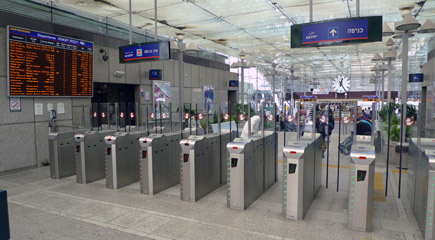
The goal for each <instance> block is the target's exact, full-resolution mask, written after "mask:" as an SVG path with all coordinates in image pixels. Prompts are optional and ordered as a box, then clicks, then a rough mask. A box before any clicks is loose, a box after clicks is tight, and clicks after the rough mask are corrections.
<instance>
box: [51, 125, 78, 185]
mask: <svg viewBox="0 0 435 240" xmlns="http://www.w3.org/2000/svg"><path fill="white" fill-rule="evenodd" d="M84 131H85V130H84V129H83V130H76V131H69V132H50V133H48V151H49V158H50V176H51V178H54V179H61V178H65V177H69V176H73V175H74V174H76V165H75V159H74V135H75V134H77V133H81V132H84Z"/></svg>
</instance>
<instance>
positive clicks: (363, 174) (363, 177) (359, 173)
mask: <svg viewBox="0 0 435 240" xmlns="http://www.w3.org/2000/svg"><path fill="white" fill-rule="evenodd" d="M366 175H367V171H364V170H358V171H357V175H356V180H357V181H358V182H362V181H364V180H366Z"/></svg>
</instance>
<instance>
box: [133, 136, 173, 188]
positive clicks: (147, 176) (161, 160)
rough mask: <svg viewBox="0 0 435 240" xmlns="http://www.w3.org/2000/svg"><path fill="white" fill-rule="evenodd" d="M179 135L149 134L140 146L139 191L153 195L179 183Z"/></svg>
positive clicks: (141, 141) (142, 139)
mask: <svg viewBox="0 0 435 240" xmlns="http://www.w3.org/2000/svg"><path fill="white" fill-rule="evenodd" d="M180 140H181V134H180V133H179V132H178V133H165V134H150V135H149V136H148V137H143V138H141V139H139V142H140V146H141V152H142V154H141V161H140V191H141V193H143V194H148V195H154V194H157V193H159V192H161V191H163V190H165V189H167V188H170V187H172V186H174V185H177V184H178V183H180V154H181V147H180Z"/></svg>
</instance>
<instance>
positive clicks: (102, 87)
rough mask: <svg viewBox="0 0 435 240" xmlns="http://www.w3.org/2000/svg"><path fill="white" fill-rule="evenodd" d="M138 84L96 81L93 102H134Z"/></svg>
mask: <svg viewBox="0 0 435 240" xmlns="http://www.w3.org/2000/svg"><path fill="white" fill-rule="evenodd" d="M135 87H136V85H129V84H113V83H94V97H93V98H92V103H129V102H134V89H135Z"/></svg>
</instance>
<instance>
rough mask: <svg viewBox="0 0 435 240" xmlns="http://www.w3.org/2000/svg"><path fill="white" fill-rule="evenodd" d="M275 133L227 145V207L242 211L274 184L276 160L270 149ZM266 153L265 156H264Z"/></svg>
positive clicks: (239, 139) (237, 140)
mask: <svg viewBox="0 0 435 240" xmlns="http://www.w3.org/2000/svg"><path fill="white" fill-rule="evenodd" d="M274 142H275V135H274V133H271V134H268V135H266V136H265V137H256V138H250V139H243V138H236V139H234V141H232V142H230V143H228V144H227V149H228V151H229V153H230V156H229V158H228V163H227V168H228V170H229V171H228V179H227V180H228V182H227V186H228V192H227V204H228V207H230V208H232V209H237V210H245V209H246V208H248V207H249V206H250V205H251V204H252V203H253V202H254V201H255V200H257V199H258V198H259V197H260V196H261V195H262V194H263V193H264V192H265V191H267V190H268V189H269V188H270V187H271V186H272V185H273V183H274V182H275V174H276V172H275V171H276V168H275V167H276V161H275V154H274V152H273V151H274V150H271V151H272V153H270V150H268V148H270V146H267V145H273V144H274ZM266 154H267V155H266Z"/></svg>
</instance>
